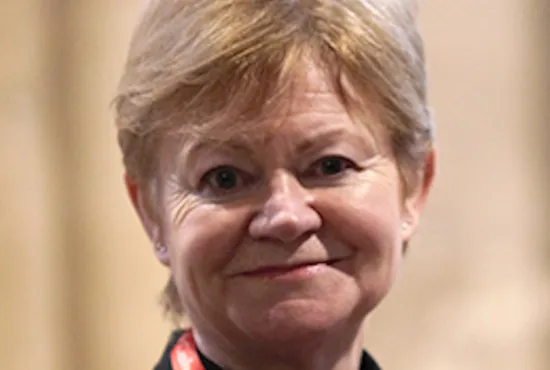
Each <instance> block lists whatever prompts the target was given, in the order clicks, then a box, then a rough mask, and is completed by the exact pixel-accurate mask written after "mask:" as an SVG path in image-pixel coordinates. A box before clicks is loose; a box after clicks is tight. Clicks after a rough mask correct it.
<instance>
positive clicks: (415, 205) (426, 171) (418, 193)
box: [401, 149, 436, 243]
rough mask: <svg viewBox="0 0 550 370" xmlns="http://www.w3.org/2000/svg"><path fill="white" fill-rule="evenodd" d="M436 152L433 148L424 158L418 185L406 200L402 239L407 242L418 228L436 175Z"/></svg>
mask: <svg viewBox="0 0 550 370" xmlns="http://www.w3.org/2000/svg"><path fill="white" fill-rule="evenodd" d="M435 163H436V152H435V149H432V150H431V151H430V152H429V153H428V154H427V155H426V158H425V160H424V166H423V167H422V168H421V169H420V170H419V172H418V174H417V177H416V179H417V181H416V186H415V188H414V189H411V191H410V192H409V194H407V196H406V198H405V200H404V207H403V215H402V220H401V221H402V230H401V233H402V239H403V241H404V242H405V243H406V242H408V241H409V240H410V238H411V237H412V236H413V235H414V233H415V232H416V230H417V228H418V223H419V221H420V215H421V214H422V211H423V210H424V206H425V205H426V200H427V199H428V194H429V193H430V189H431V187H432V182H433V178H434V175H435Z"/></svg>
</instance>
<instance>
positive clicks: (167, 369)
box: [154, 330, 183, 370]
mask: <svg viewBox="0 0 550 370" xmlns="http://www.w3.org/2000/svg"><path fill="white" fill-rule="evenodd" d="M182 334H183V330H175V331H173V332H172V334H171V335H170V339H169V340H168V343H167V344H166V348H165V349H164V351H163V353H162V357H161V358H160V360H159V362H158V363H157V365H156V366H155V368H154V370H172V365H171V363H170V351H172V348H174V346H175V345H176V343H177V341H178V339H179V338H180V337H181V335H182Z"/></svg>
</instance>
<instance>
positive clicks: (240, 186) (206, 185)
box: [198, 155, 359, 196]
mask: <svg viewBox="0 0 550 370" xmlns="http://www.w3.org/2000/svg"><path fill="white" fill-rule="evenodd" d="M327 160H336V161H341V162H339V164H341V165H342V167H341V170H340V171H338V172H336V173H334V174H322V173H321V174H319V173H316V170H317V169H318V166H320V165H322V164H323V161H327ZM342 162H343V163H342ZM224 170H226V171H229V173H233V174H234V175H236V176H235V178H234V179H232V180H235V182H236V185H235V186H234V187H233V188H229V189H223V188H220V187H219V186H217V184H215V183H214V182H215V181H216V178H215V177H214V176H215V175H217V174H220V172H221V171H224ZM349 170H355V171H357V170H359V166H358V165H357V164H356V163H355V162H353V161H352V160H350V159H348V158H345V157H342V156H338V155H331V156H324V157H322V158H319V159H318V160H316V161H315V162H313V163H312V164H311V165H310V166H309V167H308V168H307V169H306V171H304V172H302V174H300V176H299V177H305V178H306V179H307V180H308V181H309V180H312V179H314V180H315V179H319V178H320V179H332V180H334V179H338V178H340V177H341V176H342V175H344V174H345V173H346V172H347V171H349ZM256 180H257V178H256V177H255V176H254V175H251V174H249V173H248V172H245V171H242V170H240V169H239V168H237V167H234V166H231V165H223V166H218V167H215V168H212V169H210V170H209V171H207V172H206V173H205V174H204V175H203V176H202V177H201V179H200V181H199V186H198V190H199V191H201V192H203V193H210V194H209V195H211V196H223V195H228V194H235V193H239V192H240V191H243V190H246V189H247V188H249V187H250V186H251V185H253V184H254V183H255V182H256ZM235 188H236V189H235Z"/></svg>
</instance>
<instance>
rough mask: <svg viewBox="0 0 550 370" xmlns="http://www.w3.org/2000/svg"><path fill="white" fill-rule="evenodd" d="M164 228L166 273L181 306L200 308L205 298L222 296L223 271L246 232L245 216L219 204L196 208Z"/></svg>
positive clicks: (206, 299) (204, 302) (243, 213)
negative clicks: (167, 264) (176, 291)
mask: <svg viewBox="0 0 550 370" xmlns="http://www.w3.org/2000/svg"><path fill="white" fill-rule="evenodd" d="M169 219H173V218H169ZM164 226H165V229H164V231H163V235H164V237H165V242H166V244H167V246H168V248H169V250H170V270H171V273H172V274H173V276H174V280H175V283H176V286H177V288H178V291H179V294H180V297H185V298H186V302H184V304H185V305H186V306H188V308H189V309H191V307H189V305H191V306H193V305H199V306H202V305H204V304H207V301H209V299H208V297H209V296H216V297H219V295H220V294H223V287H222V286H221V284H220V283H221V281H222V276H223V271H224V268H225V266H226V265H227V264H228V263H229V262H230V261H231V260H232V258H233V256H234V254H235V250H236V248H237V246H238V245H239V244H240V241H241V240H242V238H243V233H244V232H245V231H246V227H245V226H246V213H245V212H242V211H239V210H238V209H237V210H227V209H224V208H223V207H222V206H219V205H197V206H196V207H194V208H193V209H192V210H190V211H189V212H186V215H185V217H184V218H182V219H181V221H180V222H179V223H177V224H176V223H173V222H170V223H165V224H164ZM205 293H207V294H208V295H205ZM216 299H219V298H216ZM191 301H193V302H191ZM197 309H199V310H200V307H197Z"/></svg>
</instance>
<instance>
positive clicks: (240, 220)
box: [116, 0, 434, 370]
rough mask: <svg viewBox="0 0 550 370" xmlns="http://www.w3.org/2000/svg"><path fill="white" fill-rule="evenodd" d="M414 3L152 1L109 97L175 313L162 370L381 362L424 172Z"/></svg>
mask: <svg viewBox="0 0 550 370" xmlns="http://www.w3.org/2000/svg"><path fill="white" fill-rule="evenodd" d="M415 12H416V9H415V4H414V2H413V1H409V0H400V1H398V0H394V1H388V0H339V1H330V0H216V1H213V0H192V1H191V0H156V1H153V2H152V3H151V4H150V5H149V8H148V9H147V10H146V12H145V14H144V16H143V18H142V20H141V22H140V24H139V26H138V28H137V30H136V31H135V34H134V36H133V40H132V43H131V47H130V51H129V57H128V62H127V65H126V68H125V70H124V75H123V77H122V80H121V83H120V88H119V92H118V96H117V99H116V115H117V116H116V120H117V125H118V130H119V142H120V145H121V148H122V152H123V155H124V163H125V167H126V185H127V188H128V192H129V194H130V197H131V199H132V201H133V204H134V206H135V209H136V211H137V213H138V215H139V217H140V219H141V221H142V223H143V227H144V229H145V231H146V232H147V234H148V236H149V238H150V239H151V241H152V244H153V246H154V252H155V255H156V257H157V258H158V260H159V261H160V262H161V263H162V264H164V265H165V266H167V267H168V269H169V271H170V278H169V282H168V284H167V286H166V289H165V297H166V307H167V310H168V311H169V312H170V313H171V314H172V315H173V316H174V317H175V318H176V319H179V318H181V317H182V316H183V315H184V314H185V316H186V317H187V318H188V320H189V322H190V324H191V325H190V328H189V329H187V330H182V331H176V332H175V333H174V336H173V339H172V340H171V341H170V343H169V345H168V347H167V349H166V352H165V355H164V356H163V358H162V359H161V361H160V363H159V364H158V365H157V367H156V368H157V369H193V370H198V369H206V370H208V369H234V370H237V369H239V370H240V369H243V370H244V369H301V370H304V369H332V370H334V369H346V370H348V369H377V368H378V366H377V365H376V364H375V362H374V361H373V360H372V359H371V358H370V356H369V355H368V354H367V353H366V352H363V350H362V338H363V336H364V333H363V330H362V323H363V321H364V320H365V318H366V317H368V314H369V313H370V312H372V310H373V309H374V308H375V307H376V306H377V305H378V304H379V303H380V301H381V300H382V299H383V298H384V297H385V296H386V294H387V293H388V291H389V289H390V287H391V286H392V283H393V282H394V280H395V277H396V275H397V273H398V270H399V267H400V265H401V262H402V258H403V254H404V252H405V249H406V245H407V242H408V241H409V239H410V238H411V236H412V235H413V233H414V231H415V230H416V228H417V225H418V220H419V216H420V213H421V211H422V208H423V206H424V203H425V201H426V197H427V194H428V190H429V188H430V184H431V181H432V177H433V169H434V151H433V147H432V124H431V121H430V114H429V111H428V108H427V105H426V73H425V66H424V60H423V58H424V57H423V50H422V42H421V39H420V37H419V35H418V33H417V30H416V26H415Z"/></svg>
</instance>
